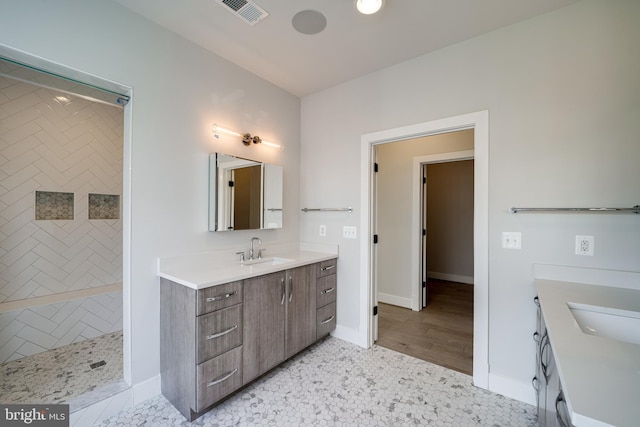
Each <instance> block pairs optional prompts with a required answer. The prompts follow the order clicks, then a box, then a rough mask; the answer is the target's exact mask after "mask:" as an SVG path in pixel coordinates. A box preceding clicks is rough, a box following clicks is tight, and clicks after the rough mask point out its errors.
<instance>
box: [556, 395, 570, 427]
mask: <svg viewBox="0 0 640 427" xmlns="http://www.w3.org/2000/svg"><path fill="white" fill-rule="evenodd" d="M560 403H564V393H563V392H562V391H560V393H558V397H556V419H557V420H558V424H559V425H560V427H569V423H567V421H565V420H564V418H563V416H562V413H561V412H560V408H559V407H558V405H559V404H560Z"/></svg>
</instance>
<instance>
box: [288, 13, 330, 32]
mask: <svg viewBox="0 0 640 427" xmlns="http://www.w3.org/2000/svg"><path fill="white" fill-rule="evenodd" d="M291 25H293V28H295V30H296V31H297V32H299V33H302V34H318V33H319V32H321V31H322V30H324V28H325V27H326V26H327V18H325V17H324V15H323V14H322V13H320V12H318V11H317V10H303V11H301V12H298V13H296V14H295V15H294V17H293V19H292V20H291Z"/></svg>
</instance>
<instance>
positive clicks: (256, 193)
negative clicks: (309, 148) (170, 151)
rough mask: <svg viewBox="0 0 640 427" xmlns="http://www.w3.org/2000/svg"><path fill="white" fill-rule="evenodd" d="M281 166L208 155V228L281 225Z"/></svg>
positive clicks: (241, 228)
mask: <svg viewBox="0 0 640 427" xmlns="http://www.w3.org/2000/svg"><path fill="white" fill-rule="evenodd" d="M282 178H283V171H282V166H277V165H271V164H268V163H260V162H257V161H254V160H248V159H242V158H239V157H234V156H229V155H227V154H221V153H213V154H211V155H210V156H209V230H210V231H231V230H257V229H271V228H282Z"/></svg>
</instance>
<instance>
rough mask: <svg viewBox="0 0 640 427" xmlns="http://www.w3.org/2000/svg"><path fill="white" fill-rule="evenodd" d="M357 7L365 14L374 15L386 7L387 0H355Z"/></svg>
mask: <svg viewBox="0 0 640 427" xmlns="http://www.w3.org/2000/svg"><path fill="white" fill-rule="evenodd" d="M354 1H355V5H356V9H357V10H358V12H360V13H362V14H363V15H373V14H374V13H377V12H379V11H380V10H381V9H382V8H383V7H384V1H385V0H354Z"/></svg>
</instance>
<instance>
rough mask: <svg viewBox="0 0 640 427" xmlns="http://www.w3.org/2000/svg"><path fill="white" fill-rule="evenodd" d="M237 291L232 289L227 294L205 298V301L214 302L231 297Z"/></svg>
mask: <svg viewBox="0 0 640 427" xmlns="http://www.w3.org/2000/svg"><path fill="white" fill-rule="evenodd" d="M237 293H238V291H233V292H229V293H228V294H224V295H220V296H217V297H210V298H207V302H214V301H220V300H221V299H227V298H231V297H232V296H234V295H235V294H237Z"/></svg>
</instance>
